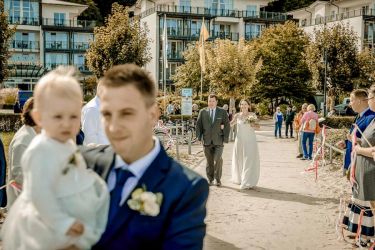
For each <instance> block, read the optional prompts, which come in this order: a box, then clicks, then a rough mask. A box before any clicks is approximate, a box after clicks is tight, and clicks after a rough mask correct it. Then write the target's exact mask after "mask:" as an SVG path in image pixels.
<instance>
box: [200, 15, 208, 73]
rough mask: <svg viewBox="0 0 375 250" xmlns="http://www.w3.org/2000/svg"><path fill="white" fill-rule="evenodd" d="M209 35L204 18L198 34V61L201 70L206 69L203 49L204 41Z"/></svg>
mask: <svg viewBox="0 0 375 250" xmlns="http://www.w3.org/2000/svg"><path fill="white" fill-rule="evenodd" d="M208 37H209V33H208V31H207V28H206V25H205V24H204V19H203V21H202V26H201V32H200V35H199V63H200V65H201V69H202V72H204V71H205V70H206V58H205V49H204V41H206V40H207V39H208Z"/></svg>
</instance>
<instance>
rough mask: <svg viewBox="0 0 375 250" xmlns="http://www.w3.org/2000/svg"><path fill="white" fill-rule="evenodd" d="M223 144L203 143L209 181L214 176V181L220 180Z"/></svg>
mask: <svg viewBox="0 0 375 250" xmlns="http://www.w3.org/2000/svg"><path fill="white" fill-rule="evenodd" d="M223 149H224V146H223V145H213V144H211V145H205V146H204V154H205V156H206V159H207V165H206V173H207V178H208V180H209V181H213V180H214V178H215V179H216V181H218V182H220V178H221V172H222V167H223V158H221V156H222V154H223Z"/></svg>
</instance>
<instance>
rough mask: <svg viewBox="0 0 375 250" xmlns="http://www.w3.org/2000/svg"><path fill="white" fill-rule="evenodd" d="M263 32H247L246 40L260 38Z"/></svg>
mask: <svg viewBox="0 0 375 250" xmlns="http://www.w3.org/2000/svg"><path fill="white" fill-rule="evenodd" d="M260 34H261V32H246V33H245V39H246V40H252V39H255V38H258V37H259V36H260Z"/></svg>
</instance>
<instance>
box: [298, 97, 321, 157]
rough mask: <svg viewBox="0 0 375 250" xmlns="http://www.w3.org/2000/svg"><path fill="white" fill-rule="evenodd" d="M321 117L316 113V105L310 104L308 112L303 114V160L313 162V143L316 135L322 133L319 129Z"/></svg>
mask: <svg viewBox="0 0 375 250" xmlns="http://www.w3.org/2000/svg"><path fill="white" fill-rule="evenodd" d="M318 119H319V117H318V114H317V113H315V105H314V104H310V105H309V106H307V112H306V113H304V114H303V116H302V119H301V124H302V132H303V134H302V149H303V157H302V158H301V160H312V153H313V142H314V137H315V134H318V133H319V131H320V128H319V121H318ZM307 140H308V141H309V148H308V150H307V145H306V143H307Z"/></svg>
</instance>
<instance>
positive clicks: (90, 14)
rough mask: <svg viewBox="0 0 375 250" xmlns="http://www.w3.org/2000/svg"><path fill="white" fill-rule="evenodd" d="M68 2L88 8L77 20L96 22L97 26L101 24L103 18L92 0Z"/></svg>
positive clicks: (71, 0) (72, 0)
mask: <svg viewBox="0 0 375 250" xmlns="http://www.w3.org/2000/svg"><path fill="white" fill-rule="evenodd" d="M69 2H72V3H79V4H85V5H87V6H88V8H87V9H86V10H85V11H84V12H82V13H81V15H79V17H78V19H79V20H96V21H97V22H98V23H99V24H102V23H103V16H102V14H101V13H100V10H99V8H98V6H97V4H96V3H95V1H94V0H70V1H69Z"/></svg>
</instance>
